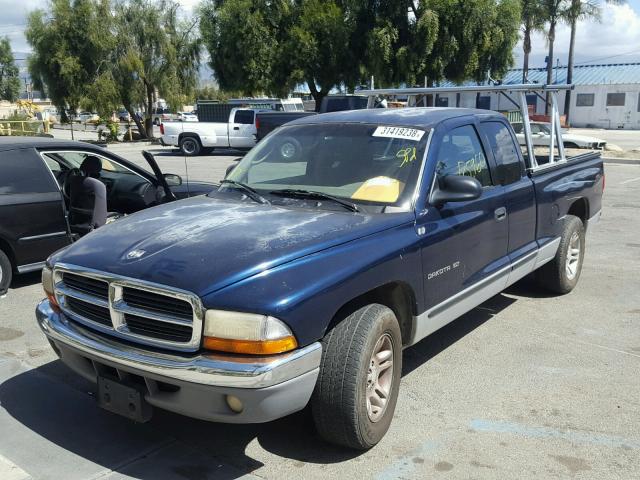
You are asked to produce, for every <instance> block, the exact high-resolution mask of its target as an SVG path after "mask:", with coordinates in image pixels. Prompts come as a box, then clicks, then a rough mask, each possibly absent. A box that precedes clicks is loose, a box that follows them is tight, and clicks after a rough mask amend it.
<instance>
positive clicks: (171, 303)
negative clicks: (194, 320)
mask: <svg viewBox="0 0 640 480" xmlns="http://www.w3.org/2000/svg"><path fill="white" fill-rule="evenodd" d="M122 300H123V301H124V302H125V303H126V304H127V305H129V306H131V307H134V308H141V309H146V310H151V311H154V312H157V313H163V314H167V315H175V316H176V317H180V318H183V319H186V320H190V319H191V317H192V316H193V308H192V307H191V304H190V303H189V302H185V301H183V300H179V299H177V298H174V297H167V296H166V295H158V294H155V293H151V292H147V291H145V290H139V289H137V288H127V287H125V288H124V289H123V290H122Z"/></svg>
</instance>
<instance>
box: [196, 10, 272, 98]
mask: <svg viewBox="0 0 640 480" xmlns="http://www.w3.org/2000/svg"><path fill="white" fill-rule="evenodd" d="M199 14H200V32H201V34H202V37H203V41H204V45H205V46H206V48H207V50H208V51H209V52H210V54H211V62H210V64H211V67H212V68H213V70H214V71H215V72H216V77H217V79H218V82H219V84H220V86H221V87H222V88H223V89H225V90H241V91H243V92H245V93H246V94H249V95H252V94H258V93H262V92H266V91H270V90H271V89H272V87H273V85H272V83H271V75H272V67H273V65H274V64H275V60H276V58H275V55H276V52H277V49H278V39H277V26H278V25H279V23H280V22H279V21H278V20H279V19H278V18H274V15H277V14H278V11H277V9H276V8H273V6H272V5H270V4H268V3H267V2H264V1H260V0H233V1H225V2H223V3H222V4H221V5H220V4H219V2H216V1H209V2H204V3H203V4H202V5H201V7H200V10H199ZM274 26H275V27H276V28H274Z"/></svg>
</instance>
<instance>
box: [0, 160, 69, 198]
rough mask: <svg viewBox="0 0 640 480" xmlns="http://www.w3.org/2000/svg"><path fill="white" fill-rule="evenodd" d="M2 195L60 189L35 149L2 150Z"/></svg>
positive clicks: (0, 164)
mask: <svg viewBox="0 0 640 480" xmlns="http://www.w3.org/2000/svg"><path fill="white" fill-rule="evenodd" d="M0 172H2V174H0V195H7V194H12V193H49V192H55V191H57V190H58V187H57V185H56V184H55V181H54V179H53V176H52V175H51V173H50V172H49V170H48V169H47V167H46V166H45V164H44V162H43V161H42V159H41V158H40V156H39V155H38V154H37V153H36V151H35V150H33V149H20V150H9V151H4V152H0Z"/></svg>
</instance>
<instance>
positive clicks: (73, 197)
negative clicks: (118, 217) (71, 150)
mask: <svg viewBox="0 0 640 480" xmlns="http://www.w3.org/2000/svg"><path fill="white" fill-rule="evenodd" d="M101 170H102V161H101V160H100V159H99V158H98V157H96V156H94V155H88V156H87V157H86V158H85V159H84V161H83V162H82V164H81V165H80V173H81V174H80V175H76V176H75V177H73V178H72V180H71V188H70V214H71V215H70V220H71V224H72V226H74V227H76V230H79V232H78V233H87V232H89V231H91V230H93V229H96V228H98V227H101V226H102V225H104V224H105V223H107V187H106V186H105V185H104V183H102V182H101V181H100V180H99V178H100V171H101Z"/></svg>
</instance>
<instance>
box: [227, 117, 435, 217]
mask: <svg viewBox="0 0 640 480" xmlns="http://www.w3.org/2000/svg"><path fill="white" fill-rule="evenodd" d="M427 137H428V134H427V132H426V131H425V130H422V129H416V128H410V127H397V126H385V125H374V124H360V123H358V124H354V123H340V124H338V123H322V124H309V125H293V126H285V127H281V128H280V129H278V130H277V131H275V132H274V133H273V134H271V135H270V136H268V137H266V138H265V139H264V140H263V141H262V142H260V143H258V145H256V146H255V147H254V148H253V149H252V150H251V151H250V152H249V153H248V154H247V155H246V156H245V157H244V158H243V159H242V161H241V162H240V163H239V164H238V166H237V167H236V168H235V169H234V170H233V171H232V172H231V173H230V174H229V176H228V177H227V178H228V179H229V180H233V181H236V182H242V183H244V184H246V185H248V186H250V187H251V188H253V189H255V190H257V191H260V192H261V193H262V192H267V193H269V192H272V191H276V190H278V191H280V190H309V191H315V192H321V193H324V194H328V195H332V196H335V197H339V198H344V199H348V200H350V201H352V202H357V203H372V204H379V205H394V206H404V205H405V204H406V203H408V202H409V201H410V200H411V196H412V193H413V191H414V189H415V185H416V182H417V181H418V175H419V172H420V166H421V164H422V161H423V158H424V152H425V148H426V143H427Z"/></svg>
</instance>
